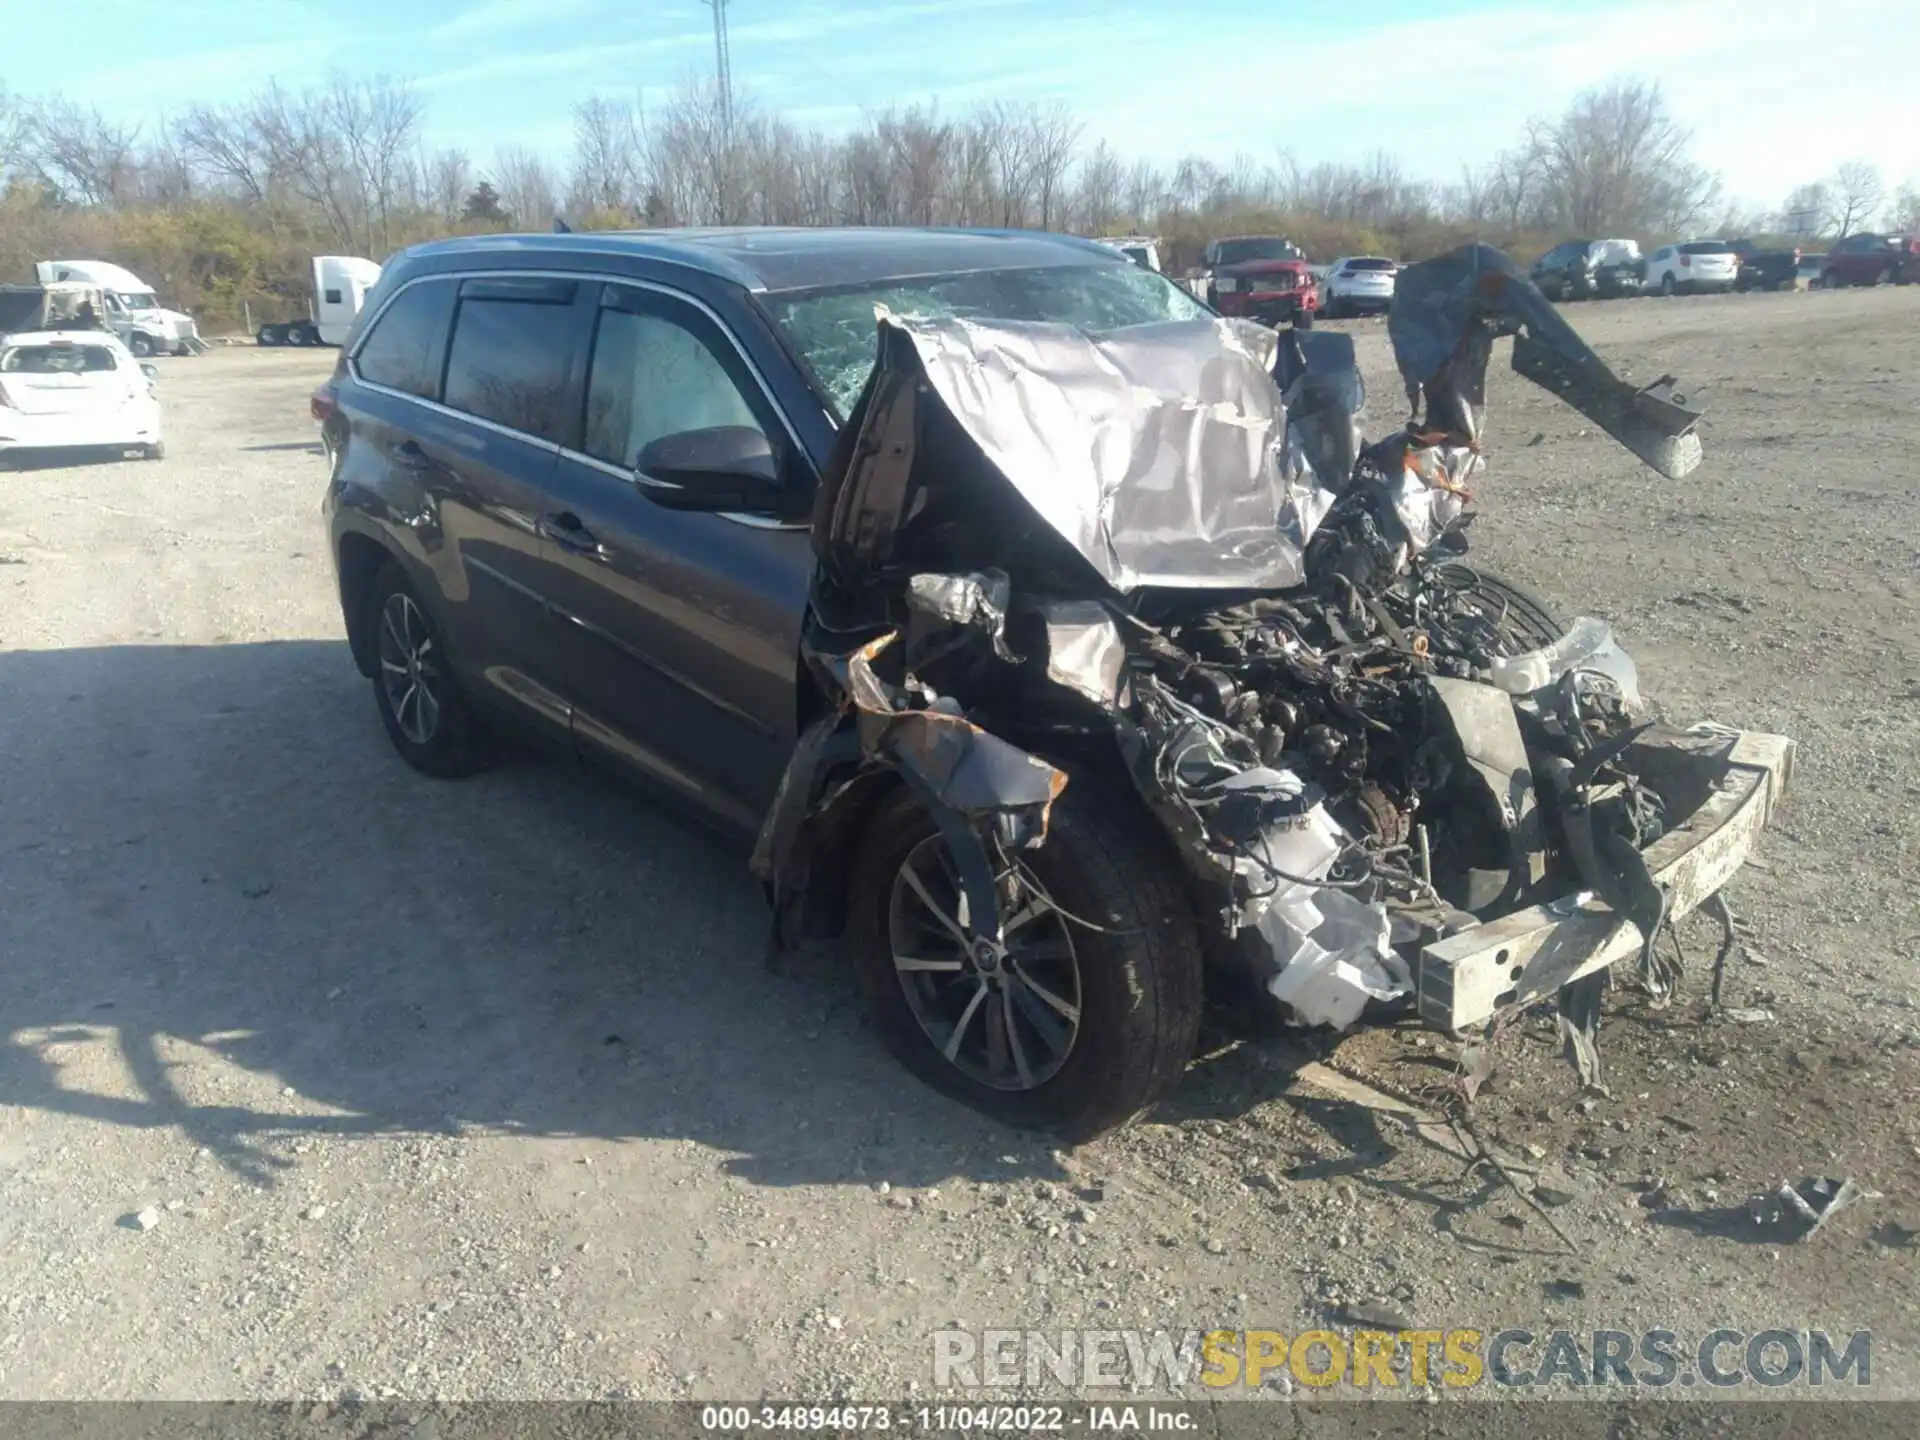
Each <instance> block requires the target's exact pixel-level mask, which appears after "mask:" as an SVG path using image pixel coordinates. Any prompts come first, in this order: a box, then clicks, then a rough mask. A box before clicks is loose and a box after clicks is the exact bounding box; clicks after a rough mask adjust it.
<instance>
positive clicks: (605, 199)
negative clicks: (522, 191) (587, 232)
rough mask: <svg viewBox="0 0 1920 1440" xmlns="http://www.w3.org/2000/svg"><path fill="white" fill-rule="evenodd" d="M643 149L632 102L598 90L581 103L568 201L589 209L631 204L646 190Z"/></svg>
mask: <svg viewBox="0 0 1920 1440" xmlns="http://www.w3.org/2000/svg"><path fill="white" fill-rule="evenodd" d="M641 153H642V146H641V142H640V127H639V122H638V119H637V118H636V116H635V113H634V107H633V106H632V105H631V104H629V103H628V102H626V101H624V100H608V99H606V98H604V97H602V96H598V95H596V96H594V97H593V98H591V99H588V100H583V101H581V102H580V103H579V104H578V105H575V106H574V107H573V174H572V178H571V180H570V182H569V187H568V191H567V200H568V203H569V204H570V205H572V206H573V207H574V208H576V209H579V210H586V211H593V210H624V209H628V208H630V207H631V206H632V205H633V203H634V200H635V199H636V197H637V196H638V194H639V191H640V172H641V168H642V159H641Z"/></svg>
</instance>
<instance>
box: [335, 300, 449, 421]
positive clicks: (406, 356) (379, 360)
mask: <svg viewBox="0 0 1920 1440" xmlns="http://www.w3.org/2000/svg"><path fill="white" fill-rule="evenodd" d="M453 296H454V282H453V281H452V280H417V281H415V282H414V283H413V284H411V285H409V286H407V288H406V289H404V290H402V291H401V292H400V293H399V294H398V295H396V296H394V297H393V303H392V304H390V305H388V306H387V308H386V309H384V310H382V311H381V312H380V315H379V317H378V318H377V319H376V320H375V321H374V322H373V327H372V328H371V329H370V330H368V331H367V334H366V338H365V339H363V340H362V341H361V342H360V348H359V349H358V350H356V351H355V352H354V357H353V364H354V373H355V374H356V375H358V376H359V377H360V378H361V379H362V380H365V381H367V382H368V383H369V384H373V385H382V386H385V387H386V388H387V389H389V390H398V391H400V392H401V393H402V394H405V395H418V396H419V397H420V398H421V399H422V400H438V399H439V398H440V361H441V358H442V357H443V356H444V355H445V354H446V353H447V320H448V317H449V316H450V315H451V314H452V313H453Z"/></svg>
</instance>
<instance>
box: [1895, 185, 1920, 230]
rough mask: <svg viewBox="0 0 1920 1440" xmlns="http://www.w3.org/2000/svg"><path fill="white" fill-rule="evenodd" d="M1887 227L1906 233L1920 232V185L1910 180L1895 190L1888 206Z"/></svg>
mask: <svg viewBox="0 0 1920 1440" xmlns="http://www.w3.org/2000/svg"><path fill="white" fill-rule="evenodd" d="M1887 229H1889V230H1892V231H1895V232H1897V233H1900V234H1906V235H1912V234H1914V233H1915V232H1920V185H1917V184H1915V183H1914V182H1912V181H1908V182H1907V183H1906V184H1905V185H1902V186H1901V187H1900V188H1899V189H1898V190H1897V191H1895V192H1894V196H1893V201H1892V203H1891V204H1890V205H1888V207H1887Z"/></svg>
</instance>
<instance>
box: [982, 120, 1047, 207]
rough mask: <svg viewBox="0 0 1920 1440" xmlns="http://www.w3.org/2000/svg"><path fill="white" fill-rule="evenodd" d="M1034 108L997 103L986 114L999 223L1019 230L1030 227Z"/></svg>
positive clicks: (1034, 128) (1036, 130)
mask: <svg viewBox="0 0 1920 1440" xmlns="http://www.w3.org/2000/svg"><path fill="white" fill-rule="evenodd" d="M1031 109H1032V107H1031V106H1026V105H1015V104H1012V103H1011V102H1009V101H1005V100H999V101H995V102H994V103H993V104H992V105H991V106H989V107H987V109H986V110H985V111H984V112H983V113H982V116H981V119H982V120H983V122H984V123H985V124H986V125H987V126H988V127H989V129H988V134H989V136H990V140H989V145H990V147H991V148H990V151H989V153H990V154H991V156H992V158H993V174H994V181H995V184H996V187H997V193H996V195H995V197H994V199H995V202H996V205H997V208H998V210H999V223H1000V224H1002V225H1004V226H1009V227H1018V226H1023V225H1025V224H1026V223H1027V206H1028V203H1029V201H1030V200H1031V198H1032V196H1033V187H1034V180H1035V173H1034V167H1035V164H1036V157H1035V155H1034V150H1033V147H1034V140H1035V136H1036V134H1037V132H1038V128H1039V127H1038V126H1036V125H1034V124H1032V123H1030V111H1031Z"/></svg>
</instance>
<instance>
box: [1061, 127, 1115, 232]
mask: <svg viewBox="0 0 1920 1440" xmlns="http://www.w3.org/2000/svg"><path fill="white" fill-rule="evenodd" d="M1126 179H1127V177H1126V171H1125V170H1124V169H1122V168H1121V165H1120V157H1119V155H1117V154H1115V153H1114V149H1113V147H1112V146H1111V145H1109V144H1107V142H1106V141H1104V140H1102V141H1101V142H1100V143H1099V144H1097V145H1095V146H1094V147H1093V149H1092V150H1090V151H1088V152H1087V155H1086V157H1085V158H1084V159H1083V160H1081V162H1080V176H1079V183H1078V186H1077V190H1078V194H1077V196H1076V197H1075V200H1074V207H1073V208H1074V217H1075V223H1077V224H1078V225H1079V226H1080V227H1081V228H1082V229H1083V230H1085V231H1086V233H1087V234H1089V235H1110V234H1112V233H1113V231H1114V229H1115V228H1116V227H1117V225H1118V224H1119V221H1120V218H1121V212H1122V211H1123V210H1124V208H1125V206H1126V197H1125V188H1126Z"/></svg>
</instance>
